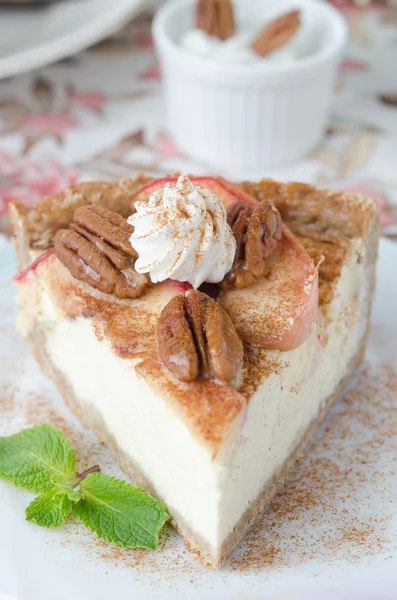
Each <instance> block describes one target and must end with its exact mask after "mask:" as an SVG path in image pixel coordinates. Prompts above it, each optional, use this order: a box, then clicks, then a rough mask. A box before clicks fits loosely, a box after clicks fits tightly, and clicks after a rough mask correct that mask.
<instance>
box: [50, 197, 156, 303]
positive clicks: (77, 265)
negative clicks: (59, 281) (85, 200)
mask: <svg viewBox="0 0 397 600" xmlns="http://www.w3.org/2000/svg"><path fill="white" fill-rule="evenodd" d="M132 231H133V228H132V227H131V225H129V224H128V223H127V221H126V220H125V219H124V218H123V217H122V216H121V215H119V214H118V213H115V212H113V211H111V210H107V209H106V208H101V207H99V206H81V207H80V208H78V209H77V210H76V211H75V213H74V216H73V223H71V224H70V228H69V229H60V230H59V231H58V232H57V233H56V235H55V238H54V244H55V249H56V252H57V256H58V258H59V260H60V261H61V262H62V263H63V264H64V265H65V266H66V267H67V268H68V269H69V271H70V272H71V274H72V275H73V277H75V278H76V279H79V280H80V281H85V282H86V283H88V284H89V285H91V287H93V288H96V289H98V290H100V291H101V292H105V293H107V294H114V295H115V296H117V297H118V298H130V299H134V298H138V297H139V296H141V295H142V293H143V291H144V290H145V289H146V287H147V286H148V284H149V281H148V278H147V276H146V275H140V274H139V273H137V272H136V271H135V269H134V263H135V259H136V258H137V255H136V252H135V250H134V249H133V248H132V246H131V244H130V242H129V237H130V235H131V233H132Z"/></svg>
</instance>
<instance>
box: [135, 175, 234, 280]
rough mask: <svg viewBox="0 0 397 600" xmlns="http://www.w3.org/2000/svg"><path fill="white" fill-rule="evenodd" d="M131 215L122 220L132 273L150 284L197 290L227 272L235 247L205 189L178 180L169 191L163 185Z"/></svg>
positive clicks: (222, 212)
mask: <svg viewBox="0 0 397 600" xmlns="http://www.w3.org/2000/svg"><path fill="white" fill-rule="evenodd" d="M135 209H136V213H135V214H133V215H131V217H129V219H128V222H129V223H130V224H131V225H132V226H133V227H134V232H133V233H132V235H131V237H130V242H131V245H132V247H133V248H134V249H135V250H136V252H137V254H138V259H137V261H136V262H135V269H136V271H137V272H138V273H149V275H150V278H151V280H152V281H153V283H157V282H159V281H164V280H165V279H176V280H178V281H184V282H185V281H187V282H189V283H190V284H191V285H192V286H193V287H194V288H195V289H197V288H198V287H199V286H200V285H201V284H202V283H203V282H204V281H207V282H209V283H218V282H219V281H222V279H223V278H224V276H225V275H226V273H228V272H229V271H230V269H231V267H232V264H233V259H234V255H235V253H236V242H235V239H234V236H233V233H232V230H231V229H230V227H229V225H228V224H227V220H226V210H225V208H224V206H223V204H222V202H221V200H220V198H219V197H218V196H217V195H215V194H213V193H212V192H211V191H210V190H208V189H207V188H204V187H199V186H194V185H193V183H192V182H191V181H190V179H189V178H188V177H185V176H183V175H181V176H180V177H179V179H178V181H177V183H176V185H175V186H173V185H171V184H170V183H167V184H166V185H165V186H164V187H162V188H160V189H158V190H156V191H155V192H154V193H153V194H152V195H151V196H150V197H149V200H147V201H141V202H136V204H135Z"/></svg>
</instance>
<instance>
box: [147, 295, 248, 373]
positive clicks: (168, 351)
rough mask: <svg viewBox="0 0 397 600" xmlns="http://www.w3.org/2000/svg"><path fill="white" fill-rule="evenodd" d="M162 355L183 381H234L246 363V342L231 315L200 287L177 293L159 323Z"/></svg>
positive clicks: (172, 371)
mask: <svg viewBox="0 0 397 600" xmlns="http://www.w3.org/2000/svg"><path fill="white" fill-rule="evenodd" d="M157 336H158V343H159V352H160V358H161V360H162V361H163V363H164V364H165V366H166V367H167V369H168V370H169V371H171V373H172V374H173V375H174V376H175V377H177V379H180V380H181V381H187V382H190V381H195V380H196V379H198V378H199V377H203V378H208V377H215V378H217V379H220V380H221V381H232V380H233V379H235V378H236V376H237V375H238V372H239V371H240V369H241V367H242V363H243V352H244V350H243V344H242V342H241V340H240V338H239V337H238V335H237V332H236V329H235V327H234V325H233V322H232V320H231V319H230V317H229V315H228V314H227V313H226V312H225V311H224V310H223V308H222V307H221V306H220V305H219V304H218V303H217V302H215V300H213V299H212V298H210V297H209V296H207V295H206V294H203V293H202V292H199V291H197V290H191V291H188V292H187V293H186V294H185V295H179V296H175V297H174V298H173V299H172V300H170V302H169V303H168V304H167V306H166V307H165V308H164V309H163V311H162V313H161V315H160V319H159V322H158V326H157Z"/></svg>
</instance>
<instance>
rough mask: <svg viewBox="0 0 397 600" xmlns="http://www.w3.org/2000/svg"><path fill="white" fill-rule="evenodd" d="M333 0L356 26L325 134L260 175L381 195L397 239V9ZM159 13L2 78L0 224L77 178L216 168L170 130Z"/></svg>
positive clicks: (4, 227) (5, 226) (388, 228)
mask: <svg viewBox="0 0 397 600" xmlns="http://www.w3.org/2000/svg"><path fill="white" fill-rule="evenodd" d="M335 4H337V5H338V6H339V7H341V9H342V10H344V12H345V14H346V18H347V20H348V22H349V25H350V32H351V35H350V43H349V46H348V48H347V50H346V53H345V57H344V60H343V62H342V65H341V69H340V75H339V79H338V83H337V93H336V97H335V101H334V104H333V109H332V113H331V115H330V119H329V126H328V130H327V133H326V135H325V138H324V140H323V141H322V143H321V145H320V146H319V147H318V148H317V149H316V150H315V151H314V152H313V153H312V155H311V156H309V157H307V159H306V160H303V161H301V162H299V163H296V164H293V165H289V166H287V167H285V168H277V169H271V170H269V171H268V172H266V173H262V174H261V176H266V177H274V178H277V179H280V180H300V181H307V182H312V183H314V184H316V185H319V186H323V187H337V188H341V189H344V190H350V191H358V192H361V193H363V194H365V195H369V196H376V197H378V198H379V199H380V201H381V205H382V223H381V224H382V231H383V234H384V235H385V236H388V237H391V238H393V237H394V238H396V240H397V9H395V8H394V9H393V8H388V7H387V6H386V5H385V4H384V3H382V2H379V3H376V4H375V5H374V6H375V7H373V8H369V9H366V10H362V9H355V8H353V7H352V5H353V3H352V2H349V0H335ZM150 24H151V15H150V14H149V13H142V14H141V15H140V16H139V17H138V18H136V19H135V20H134V21H132V22H131V23H130V24H129V25H128V26H127V27H125V29H124V30H123V31H121V32H120V33H119V34H118V35H117V36H115V37H112V38H110V39H107V40H106V41H104V42H102V43H100V44H99V45H97V46H95V47H93V48H91V49H90V50H88V51H86V52H83V53H81V54H79V55H77V56H74V57H72V58H70V59H67V60H64V61H62V62H59V63H57V64H55V65H52V66H49V67H47V68H44V69H40V70H38V71H35V72H32V73H29V74H26V75H23V76H18V77H15V78H12V79H9V80H5V81H1V82H0V231H2V232H3V233H9V221H8V216H7V210H8V209H7V207H8V203H9V202H10V201H12V200H14V199H18V200H21V201H23V202H26V203H28V204H31V203H34V202H36V201H37V200H38V199H39V198H41V197H42V196H43V195H46V194H53V193H56V192H57V191H58V190H59V189H60V188H62V187H64V186H65V185H67V184H69V183H72V182H75V181H77V180H79V179H88V178H97V179H98V178H101V179H114V178H120V177H128V176H131V175H134V174H136V173H137V172H140V171H146V172H149V173H151V174H153V175H160V174H163V173H166V172H172V171H176V170H179V171H185V172H195V173H198V174H199V173H204V172H206V171H207V172H208V171H210V169H209V167H208V166H207V165H205V164H203V163H197V162H195V161H193V160H191V159H189V157H187V156H184V155H183V154H182V153H181V152H180V151H179V150H178V148H177V147H176V146H175V144H174V143H173V142H172V140H171V139H170V137H169V136H168V135H167V133H166V130H165V126H164V115H163V104H162V98H161V76H160V72H159V69H158V65H157V62H156V59H155V56H154V53H153V47H152V39H151V35H150ZM226 175H227V174H226Z"/></svg>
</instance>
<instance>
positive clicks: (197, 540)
mask: <svg viewBox="0 0 397 600" xmlns="http://www.w3.org/2000/svg"><path fill="white" fill-rule="evenodd" d="M368 332H369V328H367V332H366V335H365V336H364V338H363V340H362V342H361V344H360V349H359V351H358V352H357V354H356V355H355V356H354V357H352V359H351V360H350V363H349V365H348V367H347V374H346V375H345V377H344V378H343V380H342V381H341V382H340V383H339V385H338V387H337V388H336V389H335V390H334V392H333V393H332V394H331V395H330V396H329V397H328V398H327V400H326V401H325V403H324V406H323V408H322V410H321V412H320V413H319V414H318V415H317V417H316V418H315V419H314V420H313V421H312V422H311V424H310V425H309V427H308V429H307V431H306V433H305V435H304V436H303V438H301V440H300V441H299V443H298V445H297V446H296V447H295V448H294V449H293V451H292V452H291V454H290V455H289V456H288V458H287V459H286V461H285V462H284V464H283V465H282V467H281V469H280V470H279V471H278V472H277V473H275V474H274V475H273V477H272V479H271V480H270V481H269V482H267V483H266V485H265V487H264V488H263V489H262V491H261V492H260V494H259V495H258V496H257V498H256V499H255V500H254V501H253V502H252V503H251V505H250V506H249V507H248V508H247V510H246V511H245V513H244V514H243V516H242V517H241V518H240V520H239V521H238V523H237V524H236V525H235V527H234V529H233V531H232V532H231V533H230V534H229V536H228V537H227V538H226V540H225V541H224V542H223V544H222V547H221V550H220V553H219V556H217V557H214V556H213V553H212V551H211V548H210V547H209V546H208V545H207V544H206V542H205V541H204V540H203V539H201V537H200V536H198V535H197V534H196V533H195V532H193V531H192V530H191V529H190V528H189V526H188V525H187V524H186V523H185V522H184V520H183V519H182V517H181V516H180V515H179V514H175V512H173V513H172V514H171V517H172V524H173V526H174V527H175V529H176V530H177V531H178V533H179V534H180V535H181V536H182V538H183V540H184V542H185V544H186V546H187V548H188V549H189V550H190V552H192V554H193V555H194V556H195V558H196V559H197V560H199V561H200V562H201V563H203V564H204V565H205V566H206V567H210V568H214V569H217V568H219V567H220V566H221V565H222V564H224V563H225V562H226V561H227V560H228V558H229V557H230V555H231V554H232V552H233V551H234V550H235V549H236V548H237V547H238V545H239V544H240V542H241V540H242V538H243V537H244V536H245V535H246V534H247V533H248V531H249V530H250V528H251V526H252V525H253V524H254V522H255V521H256V520H257V518H258V517H260V515H261V513H262V512H263V511H264V510H265V508H266V506H267V505H268V504H269V502H270V501H271V500H272V498H273V497H274V496H275V494H276V493H277V491H278V490H279V489H280V488H281V487H282V486H283V484H284V481H285V480H286V478H287V477H288V476H289V475H290V473H291V471H292V470H293V467H294V465H295V463H296V462H297V461H299V460H300V459H301V457H302V456H303V454H304V452H305V450H307V448H308V447H309V446H310V444H311V442H312V440H313V437H314V435H315V432H316V430H317V428H318V427H319V425H320V424H321V423H322V421H323V420H324V418H325V416H326V414H327V413H328V411H329V410H330V409H331V408H332V406H333V404H334V403H335V402H336V400H337V399H338V398H339V396H340V394H341V392H342V390H343V388H344V386H345V385H346V384H347V382H348V381H349V380H350V378H351V377H352V375H353V373H354V371H355V369H356V368H357V367H358V366H359V365H360V364H361V363H362V361H363V359H364V354H365V346H366V340H367V337H368ZM26 341H27V343H28V346H29V348H30V350H31V352H32V354H33V356H34V357H35V359H36V361H37V362H38V363H39V365H40V367H41V369H42V370H43V372H44V373H45V374H46V375H47V376H48V377H49V378H50V379H52V381H54V383H55V384H56V386H57V388H58V390H59V393H60V394H61V395H62V397H63V398H64V400H65V402H66V404H67V405H68V407H69V408H70V409H71V411H72V412H73V413H74V414H75V415H76V416H77V417H78V418H79V419H80V421H81V423H82V424H83V425H84V427H87V428H88V429H91V430H92V431H93V433H94V434H95V436H96V437H97V439H98V440H99V441H100V442H101V443H102V444H105V446H106V447H107V448H108V449H109V451H110V453H111V454H112V456H113V457H114V459H115V460H116V462H117V463H118V465H119V466H120V468H121V469H122V470H123V471H124V472H125V473H126V475H128V477H129V478H130V479H131V480H132V481H133V482H134V484H135V485H137V486H139V487H141V488H142V489H144V490H145V491H146V492H148V493H149V494H152V495H153V496H155V497H157V498H158V499H159V500H162V498H161V496H160V495H159V494H158V493H157V491H156V489H155V487H154V485H153V483H152V482H151V481H150V480H149V479H148V477H147V476H146V475H145V474H144V473H142V471H141V470H140V469H139V468H138V467H137V465H136V464H135V463H134V462H133V461H132V460H131V459H130V458H129V457H128V456H127V455H126V454H125V452H124V451H123V450H122V449H121V448H120V447H119V445H118V443H117V440H116V439H115V437H114V436H113V435H112V434H110V433H109V431H108V430H107V426H106V422H105V421H104V419H103V417H102V416H101V415H100V413H99V412H98V411H97V410H96V409H95V408H93V407H92V406H87V407H86V408H87V409H86V410H85V409H84V407H82V405H81V404H80V403H79V402H78V400H77V398H76V397H75V395H74V393H73V390H72V389H71V387H70V385H69V384H68V382H67V381H66V380H65V378H64V377H63V376H62V374H61V373H60V372H59V371H58V370H56V369H55V368H54V366H53V364H52V362H51V360H50V359H49V357H48V354H47V352H46V348H45V334H44V332H43V331H42V330H41V329H40V327H39V325H38V324H37V323H36V325H35V327H34V328H33V329H32V330H31V334H30V335H29V336H28V337H26Z"/></svg>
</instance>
